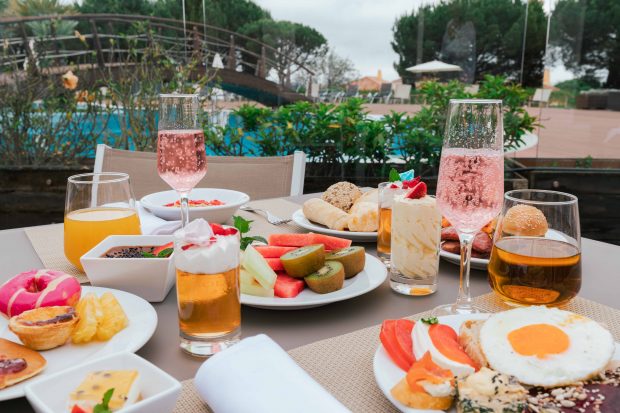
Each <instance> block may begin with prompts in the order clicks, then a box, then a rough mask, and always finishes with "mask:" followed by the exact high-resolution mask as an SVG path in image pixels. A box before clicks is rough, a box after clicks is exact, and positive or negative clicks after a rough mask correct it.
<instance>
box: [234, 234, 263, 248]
mask: <svg viewBox="0 0 620 413" xmlns="http://www.w3.org/2000/svg"><path fill="white" fill-rule="evenodd" d="M254 241H258V242H262V243H263V244H267V240H266V239H265V238H263V237H260V236H255V237H243V238H241V245H240V247H241V249H242V250H243V251H245V249H246V248H247V247H248V245H250V244H251V243H253V242H254Z"/></svg>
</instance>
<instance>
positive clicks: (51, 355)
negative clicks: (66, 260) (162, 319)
mask: <svg viewBox="0 0 620 413" xmlns="http://www.w3.org/2000/svg"><path fill="white" fill-rule="evenodd" d="M105 292H110V293H112V294H114V296H115V297H116V299H117V300H118V302H119V303H120V305H121V306H122V307H123V310H124V311H125V314H126V315H127V318H128V319H129V324H128V325H127V327H125V329H123V330H122V331H120V332H119V333H117V334H116V335H115V336H114V337H112V338H111V339H110V340H108V341H104V342H99V341H92V342H90V343H87V344H79V345H77V344H72V343H71V342H68V343H67V344H65V345H64V346H61V347H57V348H55V349H52V350H47V351H42V352H41V355H42V356H43V357H45V359H46V360H47V365H46V367H45V369H44V370H43V371H42V372H41V373H39V374H38V375H36V376H34V377H32V378H30V379H28V380H24V381H22V382H21V383H18V384H16V385H13V386H10V387H7V388H4V389H2V390H0V401H2V400H10V399H16V398H18V397H23V396H24V394H25V393H24V389H25V387H26V385H28V384H32V383H34V382H36V381H37V380H39V379H40V378H43V377H47V376H49V375H51V374H53V373H57V372H59V371H63V370H65V369H67V368H70V367H75V366H78V365H80V364H82V363H86V362H88V361H90V360H93V359H95V358H99V357H102V356H106V355H109V354H113V353H117V352H120V351H129V352H132V353H133V352H136V351H137V350H139V349H140V348H141V347H142V346H143V345H144V344H146V342H147V341H148V340H149V339H150V338H151V336H152V335H153V333H154V332H155V328H156V327H157V313H156V312H155V309H154V308H153V306H152V305H151V304H149V303H148V302H147V301H145V300H143V299H142V298H140V297H138V296H136V295H133V294H130V293H127V292H124V291H119V290H113V289H110V288H102V287H87V286H83V287H82V296H84V295H86V294H88V293H95V294H96V295H97V296H98V297H100V296H101V295H102V294H103V293H105ZM8 324H9V323H8V320H7V319H5V318H0V338H4V339H7V340H10V341H14V342H16V343H21V342H20V340H19V338H17V336H15V335H14V334H13V333H12V332H11V330H9V328H8Z"/></svg>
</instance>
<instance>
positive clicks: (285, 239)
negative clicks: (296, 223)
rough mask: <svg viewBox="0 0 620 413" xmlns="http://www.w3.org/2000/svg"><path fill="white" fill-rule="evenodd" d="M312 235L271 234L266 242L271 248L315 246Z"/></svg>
mask: <svg viewBox="0 0 620 413" xmlns="http://www.w3.org/2000/svg"><path fill="white" fill-rule="evenodd" d="M313 235H314V234H312V233H309V234H271V235H269V238H268V241H269V245H271V246H274V245H275V246H279V247H305V246H306V245H312V244H316V243H315V242H314V238H313V237H312V236H313Z"/></svg>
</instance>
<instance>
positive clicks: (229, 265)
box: [175, 219, 241, 357]
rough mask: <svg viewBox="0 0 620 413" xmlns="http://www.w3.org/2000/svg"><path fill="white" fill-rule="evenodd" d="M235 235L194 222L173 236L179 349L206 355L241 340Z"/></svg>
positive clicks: (199, 221)
mask: <svg viewBox="0 0 620 413" xmlns="http://www.w3.org/2000/svg"><path fill="white" fill-rule="evenodd" d="M239 265H240V258H239V233H238V231H237V230H235V229H234V228H228V227H224V228H223V230H222V227H220V226H213V227H212V226H210V225H209V224H208V223H207V222H206V221H204V220H203V219H197V220H194V221H192V222H191V223H190V224H188V225H187V226H186V227H185V228H183V229H181V230H179V231H177V232H176V233H175V266H176V274H177V302H178V310H179V330H180V336H181V348H182V349H183V350H184V351H186V352H187V353H190V354H192V355H195V356H203V357H208V356H211V355H213V354H215V353H217V352H219V351H221V350H224V349H226V348H228V347H230V346H231V345H233V344H235V343H237V342H238V341H239V337H240V334H241V302H240V290H239Z"/></svg>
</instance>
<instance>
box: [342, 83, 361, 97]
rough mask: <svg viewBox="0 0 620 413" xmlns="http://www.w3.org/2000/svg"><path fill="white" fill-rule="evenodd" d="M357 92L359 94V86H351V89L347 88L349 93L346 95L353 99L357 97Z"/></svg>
mask: <svg viewBox="0 0 620 413" xmlns="http://www.w3.org/2000/svg"><path fill="white" fill-rule="evenodd" d="M357 92H359V86H357V85H349V87H348V88H347V93H346V95H345V96H346V97H353V96H355V95H357Z"/></svg>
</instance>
